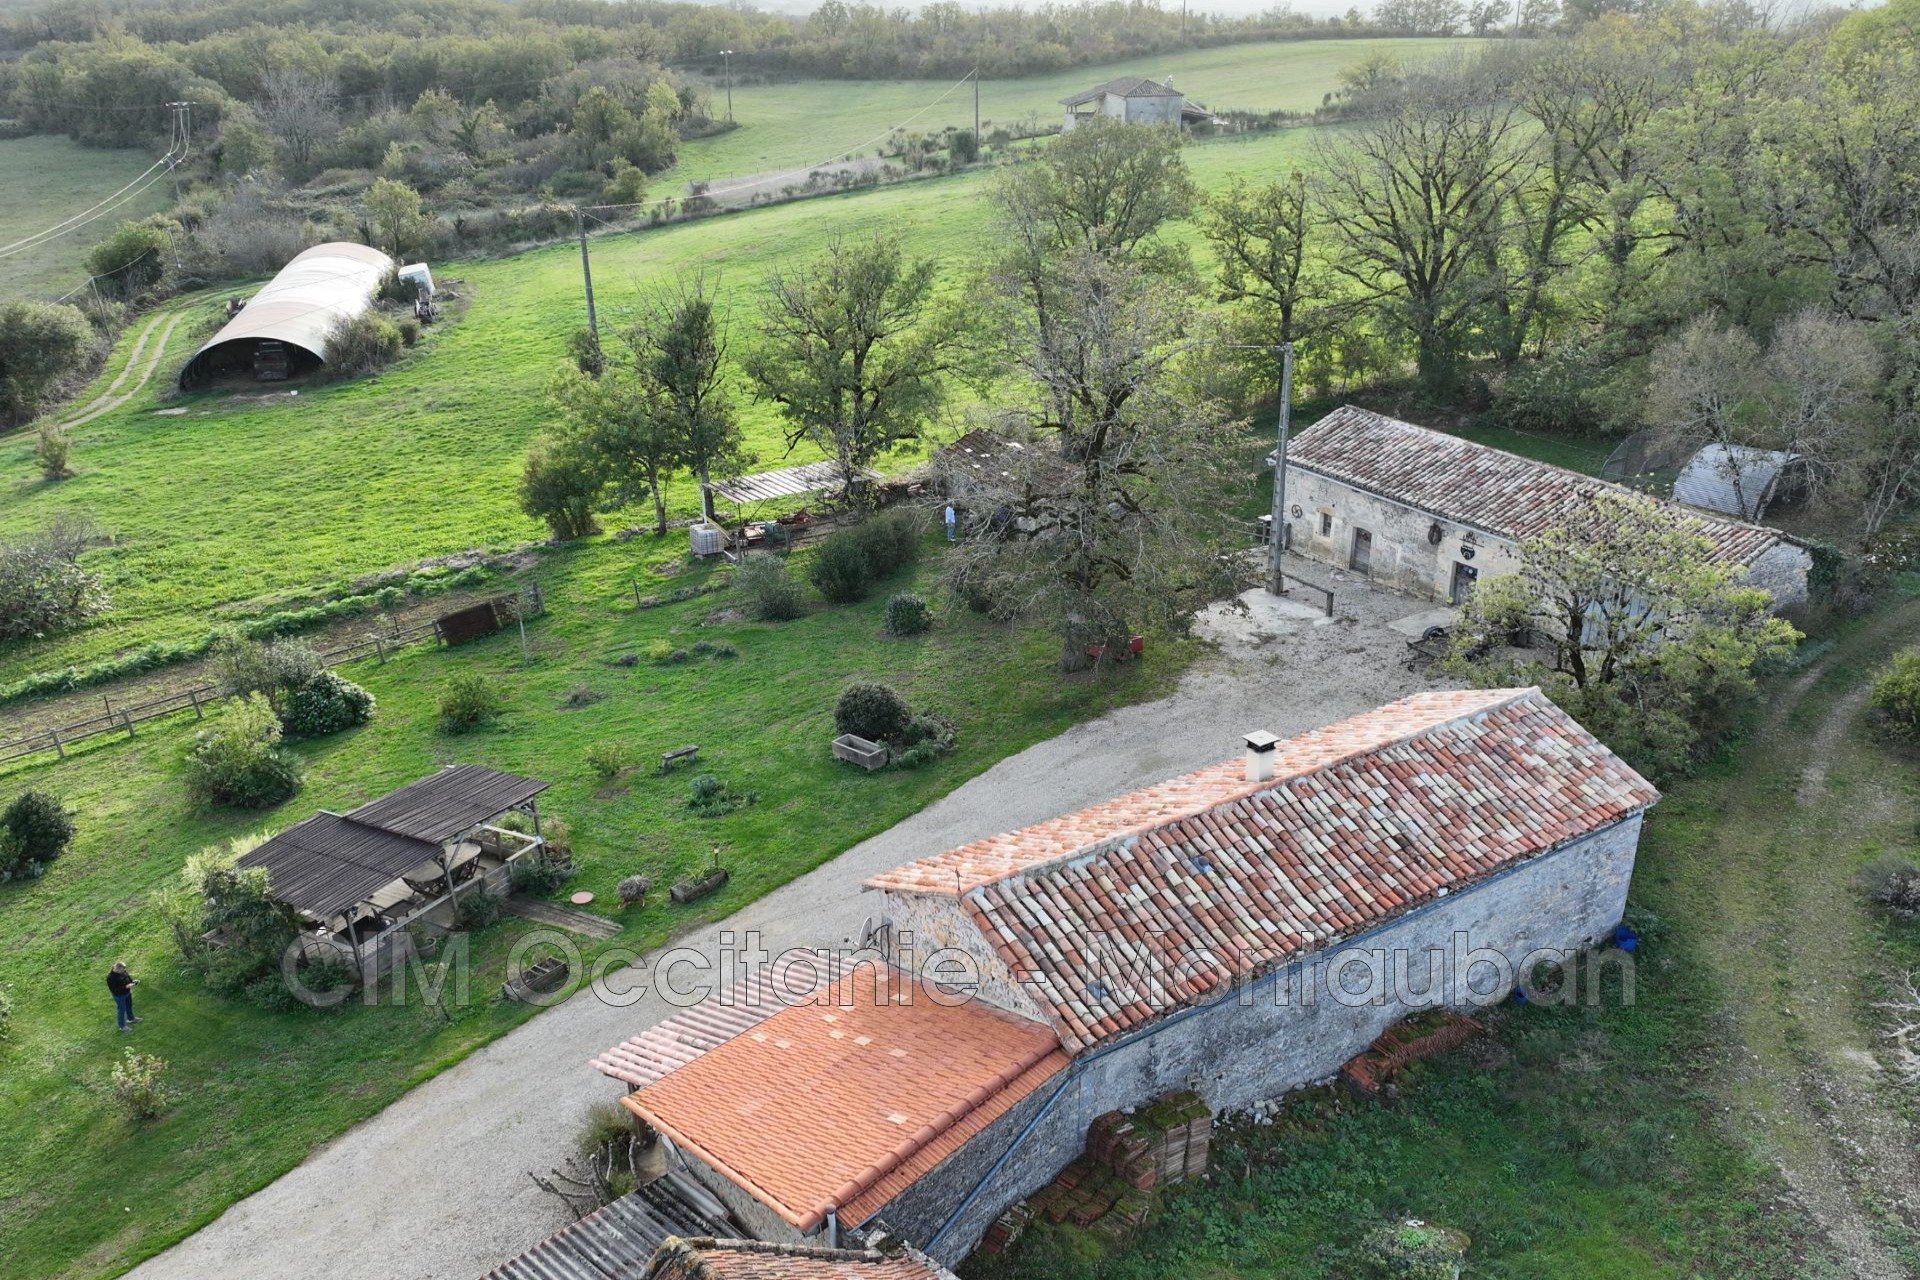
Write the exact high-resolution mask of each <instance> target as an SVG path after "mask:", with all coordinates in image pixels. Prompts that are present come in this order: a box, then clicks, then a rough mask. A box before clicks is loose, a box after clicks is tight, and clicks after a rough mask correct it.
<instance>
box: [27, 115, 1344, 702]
mask: <svg viewBox="0 0 1920 1280" xmlns="http://www.w3.org/2000/svg"><path fill="white" fill-rule="evenodd" d="M1311 144H1312V131H1310V130H1289V131H1285V132H1281V133H1277V134H1267V135H1258V136H1249V137H1241V138H1233V139H1224V140H1220V141H1216V142H1209V143H1204V144H1197V145H1195V146H1193V147H1192V148H1190V149H1189V153H1188V163H1189V164H1190V165H1191V167H1192V168H1193V171H1194V174H1195V177H1196V179H1197V180H1198V181H1199V182H1200V183H1201V184H1202V185H1203V186H1206V185H1213V184H1216V183H1218V182H1220V181H1222V180H1223V179H1224V178H1225V177H1226V175H1228V174H1229V173H1234V172H1245V173H1250V174H1262V173H1268V172H1271V171H1274V170H1277V169H1279V168H1281V167H1283V166H1290V165H1293V164H1297V163H1301V162H1303V160H1304V158H1305V157H1306V156H1307V153H1308V152H1309V150H1310V147H1311ZM992 180H993V179H992V175H991V174H988V173H972V174H965V175H960V176H956V177H952V178H943V179H935V180H930V181H925V182H917V183H907V184H902V185H899V186H893V187H884V188H880V189H878V190H873V191H866V192H856V193H852V194H848V195H840V196H831V197H823V198H821V199H817V200H809V201H802V202H799V203H795V204H787V205H781V206H776V207H772V208H766V209H758V210H753V211H750V212H747V213H743V214H736V215H729V216H726V217H720V218H714V219H709V220H704V221H699V222H691V223H680V224H675V225H672V226H667V227H662V228H653V229H644V230H639V231H633V232H626V233H622V234H617V235H607V236H602V237H599V238H597V239H595V240H594V241H593V247H592V252H593V262H594V284H595V290H596V294H597V297H598V301H599V306H600V314H601V317H602V319H603V321H604V322H605V323H608V324H617V323H619V321H620V316H621V313H622V311H623V309H625V308H628V307H630V306H631V305H632V303H633V301H634V300H635V299H636V298H637V297H639V296H640V295H641V294H642V293H643V292H644V291H645V290H647V289H649V288H651V287H653V286H656V285H659V284H661V283H663V282H667V281H670V280H672V279H673V277H674V276H675V275H676V274H678V273H682V272H692V271H706V272H707V273H708V275H709V277H710V278H712V279H716V280H717V281H718V282H719V284H720V285H721V287H722V289H723V292H724V293H725V295H726V297H727V298H728V299H729V300H730V302H731V305H732V308H733V317H734V322H735V324H734V338H733V340H734V342H735V344H736V351H738V350H741V349H744V346H743V344H745V343H749V342H751V341H752V340H753V316H754V312H755V310H756V309H757V307H758V306H759V303H760V295H761V287H762V285H763V283H764V282H765V280H766V278H767V277H768V275H769V274H771V273H772V272H774V271H776V270H778V269H779V268H780V267H781V266H783V265H786V264H790V263H794V262H797V261H800V260H802V259H804V258H805V257H806V256H807V255H809V254H812V253H815V252H817V251H819V250H820V249H822V248H823V247H825V245H826V244H827V242H828V240H829V239H830V238H831V237H833V236H847V237H858V236H863V235H871V234H874V233H877V232H882V231H888V232H897V233H898V234H900V235H901V236H902V237H903V238H904V240H905V242H906V244H907V246H908V247H909V249H910V250H911V251H912V252H914V253H917V254H922V255H926V256H930V257H934V258H937V259H938V260H939V261H940V263H941V264H942V269H943V272H942V289H943V294H944V299H945V305H952V306H965V305H966V295H965V292H964V290H963V288H962V286H963V284H964V283H965V282H966V281H967V280H968V279H969V278H970V273H971V272H972V271H973V270H974V269H975V266H976V264H977V263H978V261H979V260H980V258H981V256H982V255H983V253H984V251H985V250H986V249H987V248H988V246H989V244H990V241H991V235H992V231H991V216H992V215H991V211H990V208H989V206H988V202H987V201H986V200H985V199H984V198H983V197H984V196H985V194H986V191H987V185H988V183H990V182H991V181H992ZM1178 233H1179V234H1181V235H1184V236H1188V237H1190V238H1191V237H1192V231H1191V228H1188V227H1182V228H1180V229H1179V232H1178ZM1202 256H1204V255H1202ZM435 270H436V274H437V275H438V276H439V277H440V278H441V279H442V280H449V279H457V280H459V281H462V282H463V283H461V284H459V285H457V286H455V287H456V288H457V289H459V291H460V292H462V293H463V294H466V295H467V296H468V297H469V298H470V299H471V303H472V309H471V311H470V312H469V313H468V314H467V316H466V317H465V319H463V320H461V321H459V322H458V323H456V324H452V325H449V326H447V327H445V328H444V329H443V330H441V331H440V332H439V333H437V334H436V335H435V336H434V337H433V338H432V339H431V340H430V341H429V342H428V343H426V344H424V345H423V346H422V347H421V348H420V349H419V350H417V351H416V352H415V353H414V354H413V355H412V356H411V357H409V358H408V359H407V360H406V361H404V362H403V363H401V364H400V365H398V366H396V367H394V368H392V369H389V370H388V371H387V372H385V373H383V374H382V375H381V376H380V377H379V378H378V379H377V380H369V381H363V382H357V383H348V384H343V385H338V386H309V387H303V388H301V389H300V390H299V394H298V395H289V394H287V393H286V392H284V391H282V392H277V393H276V392H270V391H269V392H266V393H264V394H261V395H252V394H235V395H229V394H225V393H211V394H197V395H191V396H186V397H179V396H177V395H174V394H173V393H172V392H171V391H170V387H171V373H172V370H174V369H177V367H178V365H179V363H180V362H181V361H183V360H184V359H185V357H186V355H187V354H189V353H190V351H191V344H192V343H193V342H195V341H197V340H198V339H197V338H196V337H193V336H192V334H194V333H198V334H201V335H204V334H205V333H206V332H207V331H208V330H210V329H211V327H212V326H213V325H215V324H216V323H217V320H218V317H219V315H220V313H221V305H222V299H223V298H224V297H225V296H226V294H225V293H224V292H223V293H215V294H206V295H199V296H194V297H188V298H183V299H180V300H179V301H177V302H176V303H174V304H173V305H175V306H177V307H180V308H183V309H186V310H188V311H189V312H190V313H192V315H193V317H194V319H195V321H196V323H197V326H198V327H197V328H193V329H190V327H189V326H188V325H186V324H183V325H182V326H181V328H180V330H179V331H178V332H177V333H176V335H175V339H174V341H175V342H176V343H177V344H179V347H180V349H179V350H178V351H177V352H176V351H171V350H170V351H169V353H168V358H167V360H166V361H165V362H163V366H162V369H161V371H160V372H159V373H158V374H156V376H155V378H154V381H153V383H152V384H150V385H149V386H148V387H147V388H146V389H145V390H144V391H143V392H142V393H141V394H140V395H139V396H137V397H136V398H135V399H134V400H133V401H132V402H131V403H130V404H128V405H127V406H126V407H125V408H123V409H121V410H118V411H116V412H114V413H111V414H108V415H107V416H105V417H103V418H101V419H99V420H98V421H96V422H93V423H90V424H88V425H87V426H85V427H82V428H80V429H79V430H78V431H76V432H75V433H74V464H73V465H74V467H75V469H76V470H77V471H78V473H79V474H78V475H76V476H75V477H74V478H72V479H69V480H65V481H62V482H60V483H59V484H56V485H49V484H47V483H45V482H44V481H42V480H41V479H40V478H39V473H38V470H37V468H36V466H35V464H34V460H33V444H32V439H31V436H30V434H29V433H26V432H16V433H15V434H13V435H12V436H0V499H3V500H0V535H4V534H6V533H8V532H11V531H13V530H15V529H20V528H25V527H29V526H31V525H33V524H35V523H36V522H38V521H40V520H42V519H44V518H45V517H46V515H47V514H48V513H49V512H51V511H53V510H57V509H83V510H86V511H89V512H91V513H93V515H94V516H95V517H96V518H97V519H98V520H99V521H100V523H101V525H102V527H103V529H104V530H105V531H107V532H109V533H110V534H112V535H113V539H114V542H113V545H112V546H109V547H104V548H102V549H101V550H100V551H99V552H98V553H97V554H96V555H95V557H94V558H93V560H92V561H91V563H93V564H94V565H95V566H96V567H97V568H98V570H99V571H100V572H101V573H102V574H104V575H105V577H106V579H107V582H108V586H109V589H110V590H111V592H112V594H113V597H114V608H113V611H112V612H111V613H109V614H107V615H106V616H105V617H103V618H102V619H100V621H99V622H98V623H97V624H96V625H93V626H90V627H88V628H85V629H82V630H80V631H76V632H71V633H68V634H65V635H60V636H54V637H49V638H48V639H45V640H41V641H37V642H31V643H23V644H16V645H13V646H11V647H9V648H8V649H6V650H5V651H4V652H0V684H3V683H6V682H7V681H10V680H15V679H18V678H20V677H21V676H23V675H26V674H29V673H32V672H35V671H42V670H49V669H57V668H60V667H65V666H67V665H69V664H73V663H85V662H89V661H94V660H97V659H99V658H102V657H106V656H109V655H111V654H114V653H118V652H122V651H125V650H128V649H132V648H135V647H138V646H139V645H141V644H144V643H146V642H148V641H151V640H183V639H190V638H193V637H197V636H201V635H204V634H205V633H206V630H207V628H208V626H209V625H210V623H212V622H213V621H215V620H217V619H218V618H219V617H221V616H223V615H227V614H231V613H235V612H239V613H253V612H260V611H263V610H267V609H271V608H273V607H277V606H280V605H283V604H285V603H287V602H289V601H292V600H296V599H301V598H304V597H305V596H307V595H309V594H311V593H313V592H317V591H319V590H322V589H324V588H327V587H329V586H332V585H334V584H337V583H341V582H343V581H346V580H349V579H351V578H353V577H355V576H357V575H360V574H365V573H369V572H372V571H375V570H379V569H383V568H387V567H389V566H394V565H400V564H405V563H408V562H411V561H413V560H416V559H419V558H421V557H426V556H434V555H441V554H445V553H449V552H455V551H461V550H465V549H467V548H470V547H476V546H479V547H500V546H510V545H514V544H517V543H520V542H524V541H527V540H531V539H535V538H539V537H542V536H543V535H544V529H543V527H542V526H540V525H538V524H537V523H536V522H534V521H532V520H530V519H528V518H527V517H526V516H524V515H522V514H521V512H520V510H519V506H518V502H517V499H516V496H515V486H516V484H517V482H518V479H519V474H520V463H521V458H522V456H523V454H524V453H525V450H526V446H527V443H528V442H529V441H530V440H531V439H532V438H533V436H534V435H535V434H536V433H537V432H538V431H539V429H540V427H541V426H542V424H543V423H544V422H546V421H547V414H548V410H547V407H546V402H545V388H546V385H547V382H548V380H549V379H550V377H551V376H552V373H553V371H554V369H555V368H556V367H558V365H559V363H560V361H561V359H562V353H563V350H564V344H565V342H566V339H567V336H568V334H569V333H571V332H572V330H573V329H574V328H576V327H578V326H579V325H580V324H582V323H583V322H584V319H585V304H584V301H583V298H582V293H581V284H580V256H579V251H578V249H577V248H575V247H571V246H565V245H561V246H554V247H552V248H548V249H541V250H536V251H533V252H529V253H523V254H520V255H518V256H515V257H511V258H504V259H496V260H492V261H485V262H468V263H438V264H435ZM123 345H125V344H123ZM111 367H112V366H110V368H111ZM104 377H105V375H103V380H104ZM739 399H740V403H741V406H742V408H743V410H744V413H743V418H744V420H745V423H746V427H747V435H748V438H749V442H750V445H751V447H752V449H753V451H754V452H755V453H757V454H758V455H759V458H760V465H761V466H763V467H772V466H780V465H784V464H785V463H786V461H788V459H787V458H786V456H785V444H784V441H783V440H782V438H781V436H780V434H779V431H778V428H777V424H776V421H775V418H774V416H773V414H772V413H771V412H770V410H769V409H767V408H766V407H765V406H758V405H754V404H753V403H752V402H751V401H750V400H749V399H748V398H747V397H746V395H745V394H744V392H743V393H742V395H741V396H740V397H739ZM163 403H164V404H165V405H166V406H168V407H174V408H185V409H186V410H187V413H186V414H185V415H184V416H179V417H173V416H156V415H155V413H154V410H155V409H157V408H160V407H162V405H163ZM959 429H960V428H959V425H958V421H957V418H956V419H955V421H953V422H949V423H944V424H939V425H937V426H936V427H935V429H934V432H933V434H934V435H935V436H936V437H938V436H941V435H943V434H944V435H945V436H947V437H951V435H954V434H957V433H958V431H959ZM796 456H799V457H804V456H807V455H804V454H802V455H796ZM212 459H218V460H221V462H220V464H219V465H217V466H209V465H208V462H209V460H212ZM669 497H670V501H671V505H672V507H673V509H674V510H675V511H676V512H677V513H680V514H690V513H693V512H695V511H697V509H698V502H697V495H696V492H695V488H694V486H693V483H692V482H691V481H690V480H688V479H686V478H682V479H680V480H679V481H676V482H675V483H674V485H673V486H672V487H671V489H670V493H669ZM645 518H646V513H644V512H639V511H636V512H634V513H633V514H632V516H631V519H632V520H634V521H636V522H638V521H640V520H643V519H645ZM619 523H620V520H619V518H615V519H613V520H611V521H609V522H608V524H609V527H610V528H615V527H618V525H619ZM608 554H609V555H613V556H615V557H623V558H624V557H631V556H632V555H633V554H634V552H633V551H632V549H631V548H630V547H628V548H625V549H614V548H610V549H609V552H608Z"/></svg>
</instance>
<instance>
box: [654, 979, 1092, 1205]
mask: <svg viewBox="0 0 1920 1280" xmlns="http://www.w3.org/2000/svg"><path fill="white" fill-rule="evenodd" d="M889 974H890V977H889V979H888V980H887V981H886V983H885V985H882V980H881V978H880V977H879V976H878V975H877V973H876V970H875V967H874V966H872V965H863V966H861V967H859V968H857V969H855V970H854V971H853V972H852V973H850V974H848V975H847V976H846V977H844V978H842V979H840V980H839V981H838V982H836V983H835V984H834V987H833V990H832V992H831V995H830V996H823V998H822V1000H823V1002H822V1003H821V1004H819V1005H812V1006H807V1007H802V1008H796V1009H783V1010H782V1011H780V1012H779V1013H776V1014H775V1015H774V1016H772V1017H771V1018H768V1019H766V1020H765V1021H763V1022H761V1023H760V1024H759V1025H758V1026H757V1027H755V1028H753V1029H752V1030H750V1031H748V1032H746V1033H745V1034H743V1035H740V1036H737V1037H735V1038H734V1039H732V1040H729V1041H727V1042H726V1043H725V1044H722V1045H719V1046H717V1047H715V1048H713V1049H711V1050H708V1051H707V1052H706V1053H704V1054H702V1055H701V1056H700V1057H698V1058H696V1059H695V1060H694V1061H693V1062H691V1063H689V1064H687V1065H686V1066H684V1067H681V1068H679V1069H678V1070H676V1071H672V1072H670V1073H668V1074H667V1075H665V1076H663V1077H661V1078H660V1079H659V1080H658V1081H656V1082H655V1083H654V1084H652V1085H649V1086H647V1087H646V1088H644V1089H641V1090H639V1091H638V1092H636V1093H632V1094H629V1095H628V1096H627V1097H626V1098H625V1099H623V1101H624V1102H625V1104H626V1105H627V1107H629V1108H630V1109H631V1110H633V1111H634V1112H635V1113H636V1114H637V1115H639V1116H640V1117H641V1118H643V1119H645V1120H646V1121H647V1122H648V1123H649V1124H652V1125H654V1126H655V1127H656V1128H658V1129H660V1130H661V1131H662V1132H664V1133H666V1134H667V1135H668V1136H669V1137H671V1138H672V1139H673V1140H674V1141H675V1142H676V1143H678V1144H680V1145H681V1146H682V1147H685V1148H686V1149H688V1150H690V1151H692V1152H693V1153H694V1154H695V1155H697V1156H699V1157H700V1158H701V1159H702V1160H704V1161H705V1162H706V1163H708V1164H709V1165H711V1166H713V1167H714V1168H715V1169H717V1170H719V1171H720V1172H721V1173H723V1174H725V1175H726V1176H727V1177H728V1178H730V1179H732V1180H733V1181H734V1182H736V1183H737V1184H738V1185H739V1186H741V1187H742V1188H744V1189H745V1190H747V1191H748V1192H750V1193H751V1194H752V1195H754V1196H755V1197H757V1198H758V1199H760V1200H761V1201H762V1202H764V1203H765V1204H767V1205H768V1206H769V1207H770V1208H772V1209H773V1210H774V1212H776V1213H778V1214H780V1216H781V1217H783V1218H785V1219H786V1220H787V1221H788V1222H791V1223H793V1224H794V1225H796V1226H798V1227H799V1228H800V1229H801V1230H803V1231H810V1230H812V1229H813V1228H814V1227H816V1226H818V1225H819V1224H820V1223H821V1222H822V1221H824V1220H825V1216H826V1212H827V1209H828V1208H829V1207H835V1208H837V1209H838V1210H839V1213H840V1217H841V1220H842V1221H843V1222H845V1223H846V1224H847V1225H850V1226H857V1225H859V1224H860V1223H862V1222H864V1221H866V1220H867V1219H868V1218H869V1217H871V1216H872V1215H873V1214H874V1213H876V1212H878V1211H879V1209H880V1208H881V1207H882V1206H884V1205H885V1204H886V1203H887V1202H888V1201H890V1200H891V1199H893V1197H894V1196H896V1195H898V1194H899V1193H900V1191H901V1190H902V1189H904V1188H905V1187H907V1186H909V1185H911V1184H912V1182H913V1181H914V1180H915V1179H917V1178H919V1177H920V1176H921V1175H922V1174H923V1173H924V1172H925V1171H926V1170H927V1169H930V1168H932V1167H933V1166H934V1165H936V1164H938V1163H939V1162H940V1161H941V1160H944V1159H945V1158H946V1157H947V1156H949V1155H951V1154H952V1153H953V1152H954V1151H957V1150H959V1148H960V1147H961V1146H962V1145H963V1144H964V1143H965V1142H966V1141H967V1140H968V1139H970V1138H971V1137H973V1136H974V1135H975V1134H977V1133H978V1132H979V1131H980V1130H981V1129H982V1128H984V1127H985V1126H986V1125H987V1124H990V1123H991V1122H992V1121H993V1120H994V1119H997V1118H998V1117H999V1116H1001V1115H1004V1114H1006V1112H1007V1110H1008V1109H1010V1108H1011V1107H1012V1106H1013V1105H1014V1104H1015V1103H1017V1102H1018V1101H1019V1100H1020V1099H1021V1098H1024V1097H1025V1096H1027V1094H1029V1093H1031V1092H1032V1091H1033V1090H1034V1089H1036V1088H1038V1087H1039V1086H1040V1085H1041V1084H1042V1083H1043V1082H1044V1081H1045V1080H1047V1079H1048V1078H1049V1077H1050V1076H1052V1075H1054V1074H1055V1073H1056V1072H1058V1071H1060V1070H1061V1069H1062V1068H1064V1067H1065V1066H1066V1065H1067V1057H1066V1055H1065V1054H1063V1053H1061V1052H1060V1046H1059V1041H1058V1040H1057V1038H1056V1037H1055V1035H1054V1033H1053V1032H1052V1031H1051V1030H1049V1029H1048V1028H1047V1027H1046V1026H1044V1025H1042V1024H1040V1023H1037V1022H1032V1021H1029V1020H1027V1019H1025V1018H1016V1017H1014V1016H1013V1015H1011V1014H1006V1013H1002V1012H1000V1011H999V1010H997V1009H992V1008H989V1007H988V1006H986V1005H985V1004H983V1003H981V1002H979V1001H968V1002H967V1003H964V1004H959V1005H955V1004H952V1003H950V1002H951V1001H952V1000H953V999H954V998H955V997H954V995H953V993H951V992H946V991H943V990H941V989H939V988H935V987H931V986H925V985H922V984H919V983H916V982H915V981H914V980H913V979H911V978H907V977H904V976H902V975H900V974H898V973H894V972H892V971H889ZM943 1001H944V1003H943Z"/></svg>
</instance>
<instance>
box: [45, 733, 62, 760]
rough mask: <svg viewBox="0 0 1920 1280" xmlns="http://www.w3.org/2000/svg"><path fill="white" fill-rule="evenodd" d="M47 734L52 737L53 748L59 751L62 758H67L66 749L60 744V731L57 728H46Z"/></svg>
mask: <svg viewBox="0 0 1920 1280" xmlns="http://www.w3.org/2000/svg"><path fill="white" fill-rule="evenodd" d="M47 736H48V737H49V738H52V739H53V749H54V750H55V751H58V752H59V753H60V758H61V759H62V760H65V759H66V758H67V749H66V747H64V746H63V745H61V742H60V731H59V730H58V729H49V730H47Z"/></svg>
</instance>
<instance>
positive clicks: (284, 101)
mask: <svg viewBox="0 0 1920 1280" xmlns="http://www.w3.org/2000/svg"><path fill="white" fill-rule="evenodd" d="M260 93H261V96H260V100H259V101H258V102H256V103H254V104H253V111H254V114H255V115H257V116H258V117H259V118H260V123H261V124H263V125H265V126H266V128H267V130H268V132H270V133H272V134H273V136H274V137H275V138H277V139H278V140H279V142H280V146H281V148H282V149H283V150H284V151H285V153H286V158H287V161H288V163H289V165H290V167H291V168H292V169H294V170H295V171H296V172H298V173H302V174H304V173H305V172H306V170H307V168H308V166H310V165H311V164H312V163H313V152H314V148H315V147H318V146H320V145H321V144H322V143H325V142H327V141H329V140H330V139H331V138H332V137H333V135H334V134H335V133H336V132H337V131H338V130H339V128H340V116H339V113H338V112H337V111H336V110H335V109H334V97H333V85H332V84H331V83H330V82H329V81H327V80H324V79H322V78H320V77H319V76H315V75H310V74H308V73H307V72H305V71H302V70H300V69H299V68H298V67H275V68H273V69H272V70H270V71H268V72H267V73H266V74H265V75H263V76H261V77H260Z"/></svg>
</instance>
